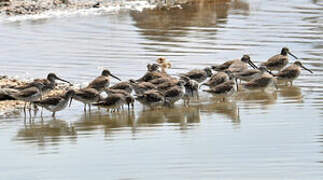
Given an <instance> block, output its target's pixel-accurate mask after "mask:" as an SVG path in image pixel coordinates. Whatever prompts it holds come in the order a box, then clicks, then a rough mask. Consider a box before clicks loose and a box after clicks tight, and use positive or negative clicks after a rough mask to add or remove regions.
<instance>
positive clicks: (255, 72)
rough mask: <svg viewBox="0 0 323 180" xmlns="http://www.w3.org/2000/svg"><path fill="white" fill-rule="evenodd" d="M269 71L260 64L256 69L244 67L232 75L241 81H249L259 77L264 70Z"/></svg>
mask: <svg viewBox="0 0 323 180" xmlns="http://www.w3.org/2000/svg"><path fill="white" fill-rule="evenodd" d="M266 71H267V72H269V71H268V70H267V68H265V67H264V66H260V67H259V68H258V69H246V70H244V71H242V72H239V73H235V74H234V76H235V77H237V78H238V79H240V80H242V81H251V80H253V79H256V78H259V77H260V76H261V75H262V74H263V73H264V72H266Z"/></svg>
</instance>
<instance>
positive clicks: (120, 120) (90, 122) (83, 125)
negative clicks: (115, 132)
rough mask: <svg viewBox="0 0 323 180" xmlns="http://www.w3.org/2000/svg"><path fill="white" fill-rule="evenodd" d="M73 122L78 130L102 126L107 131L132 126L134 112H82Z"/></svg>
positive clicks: (133, 124) (133, 123)
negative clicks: (78, 118)
mask: <svg viewBox="0 0 323 180" xmlns="http://www.w3.org/2000/svg"><path fill="white" fill-rule="evenodd" d="M74 124H75V127H77V128H78V129H79V130H80V131H93V130H97V129H101V128H102V127H104V129H105V132H106V133H109V131H110V130H111V129H113V128H120V127H134V126H135V113H134V112H133V111H120V112H113V113H103V112H100V111H96V112H92V113H84V114H83V116H82V117H81V118H80V120H78V121H77V122H75V123H74Z"/></svg>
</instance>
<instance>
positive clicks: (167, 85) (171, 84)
mask: <svg viewBox="0 0 323 180" xmlns="http://www.w3.org/2000/svg"><path fill="white" fill-rule="evenodd" d="M177 83H178V82H177V81H167V82H164V83H162V84H159V85H157V90H158V91H160V92H165V91H167V90H168V89H170V88H172V87H174V86H176V85H177Z"/></svg>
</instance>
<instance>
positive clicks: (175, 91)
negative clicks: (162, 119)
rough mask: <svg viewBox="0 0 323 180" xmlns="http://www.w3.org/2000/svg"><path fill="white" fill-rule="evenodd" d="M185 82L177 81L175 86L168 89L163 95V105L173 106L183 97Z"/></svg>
mask: <svg viewBox="0 0 323 180" xmlns="http://www.w3.org/2000/svg"><path fill="white" fill-rule="evenodd" d="M184 85H185V81H178V83H177V85H176V86H174V87H172V88H170V89H168V90H167V91H166V92H165V93H163V94H164V97H165V104H167V105H173V104H174V103H175V102H176V101H178V100H180V99H181V98H182V97H183V96H184Z"/></svg>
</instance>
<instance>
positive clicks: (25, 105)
mask: <svg viewBox="0 0 323 180" xmlns="http://www.w3.org/2000/svg"><path fill="white" fill-rule="evenodd" d="M26 108H27V101H25V106H24V112H25V114H26Z"/></svg>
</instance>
